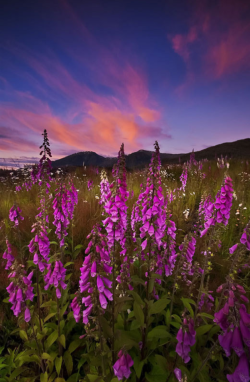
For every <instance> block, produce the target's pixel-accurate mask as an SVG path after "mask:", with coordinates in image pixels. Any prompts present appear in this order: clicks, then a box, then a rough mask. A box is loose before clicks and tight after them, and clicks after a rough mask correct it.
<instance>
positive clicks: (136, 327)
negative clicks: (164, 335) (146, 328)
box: [130, 320, 140, 330]
mask: <svg viewBox="0 0 250 382" xmlns="http://www.w3.org/2000/svg"><path fill="white" fill-rule="evenodd" d="M138 328H140V323H139V322H138V321H137V320H133V321H132V323H131V326H130V330H135V329H138Z"/></svg>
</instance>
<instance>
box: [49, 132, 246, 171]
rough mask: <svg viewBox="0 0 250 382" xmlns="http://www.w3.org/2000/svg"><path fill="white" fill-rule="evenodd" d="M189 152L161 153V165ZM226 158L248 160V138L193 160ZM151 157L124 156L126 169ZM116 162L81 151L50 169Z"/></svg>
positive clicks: (139, 153)
mask: <svg viewBox="0 0 250 382" xmlns="http://www.w3.org/2000/svg"><path fill="white" fill-rule="evenodd" d="M190 154H191V153H190V152H189V153H185V154H183V153H182V154H167V153H161V154H160V156H161V160H162V163H163V164H167V163H179V158H180V161H181V162H182V163H183V162H186V161H187V160H188V159H189V157H190ZM221 155H223V156H226V155H227V156H228V157H229V158H242V159H247V158H249V159H250V138H246V139H241V140H238V141H235V142H226V143H221V144H219V145H215V146H211V147H208V148H206V149H204V150H200V151H196V152H195V159H196V160H201V159H205V158H207V159H214V158H216V157H220V156H221ZM151 156H152V151H147V150H139V151H136V152H134V153H131V154H128V155H126V165H127V168H129V169H133V168H141V167H144V166H146V165H148V164H149V162H150V159H151ZM116 161H117V158H116V157H104V156H102V155H99V154H97V153H95V152H93V151H83V152H79V153H75V154H72V155H68V156H66V157H64V158H61V159H58V160H56V161H52V167H63V166H83V163H84V165H85V166H97V167H112V166H113V165H114V163H115V162H116Z"/></svg>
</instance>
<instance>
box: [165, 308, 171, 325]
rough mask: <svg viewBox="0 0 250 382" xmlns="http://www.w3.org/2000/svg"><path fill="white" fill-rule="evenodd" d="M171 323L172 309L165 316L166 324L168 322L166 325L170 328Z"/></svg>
mask: <svg viewBox="0 0 250 382" xmlns="http://www.w3.org/2000/svg"><path fill="white" fill-rule="evenodd" d="M170 321H171V317H170V309H168V310H167V313H166V316H165V322H166V325H167V326H169V325H170Z"/></svg>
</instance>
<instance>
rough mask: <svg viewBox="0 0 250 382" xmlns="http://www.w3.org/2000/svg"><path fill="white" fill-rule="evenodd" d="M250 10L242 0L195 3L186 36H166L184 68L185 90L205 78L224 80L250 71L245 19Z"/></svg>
mask: <svg viewBox="0 0 250 382" xmlns="http://www.w3.org/2000/svg"><path fill="white" fill-rule="evenodd" d="M249 10H250V3H247V2H244V1H241V0H239V1H238V2H234V3H233V2H231V3H230V2H228V1H226V0H219V1H218V2H217V3H216V4H212V3H211V2H209V1H204V2H202V3H200V2H199V3H196V2H195V3H194V8H193V12H192V16H191V17H190V20H189V29H188V32H187V33H181V34H176V35H171V36H168V39H169V41H170V42H171V44H172V47H173V49H174V51H175V52H176V53H177V54H179V55H180V56H181V57H182V59H183V60H184V61H185V63H186V65H187V80H186V81H185V83H184V84H183V85H182V86H183V88H184V89H185V88H188V87H189V85H190V84H192V83H193V81H195V80H198V79H200V78H203V79H204V76H205V78H207V80H211V79H218V78H224V77H226V76H228V75H232V74H234V73H237V72H240V71H241V70H245V69H247V68H249V67H250V40H249V35H250V23H249V20H248V19H247V18H246V17H245V13H246V12H249ZM196 47H199V49H194V48H196ZM198 51H199V52H200V54H198V53H197V52H198ZM197 63H200V66H198V65H197ZM197 67H200V70H198V71H197ZM191 78H192V80H190V79H191Z"/></svg>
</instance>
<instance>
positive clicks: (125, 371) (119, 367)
mask: <svg viewBox="0 0 250 382" xmlns="http://www.w3.org/2000/svg"><path fill="white" fill-rule="evenodd" d="M133 364H134V361H133V360H132V358H131V357H130V355H129V354H128V353H127V354H125V353H124V352H123V351H122V350H120V351H119V353H118V360H117V361H116V363H115V364H114V366H113V369H114V374H115V376H116V377H117V378H118V380H119V381H121V380H122V379H123V378H124V377H125V378H126V379H128V378H129V376H130V374H131V370H130V368H131V367H132V366H133Z"/></svg>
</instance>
